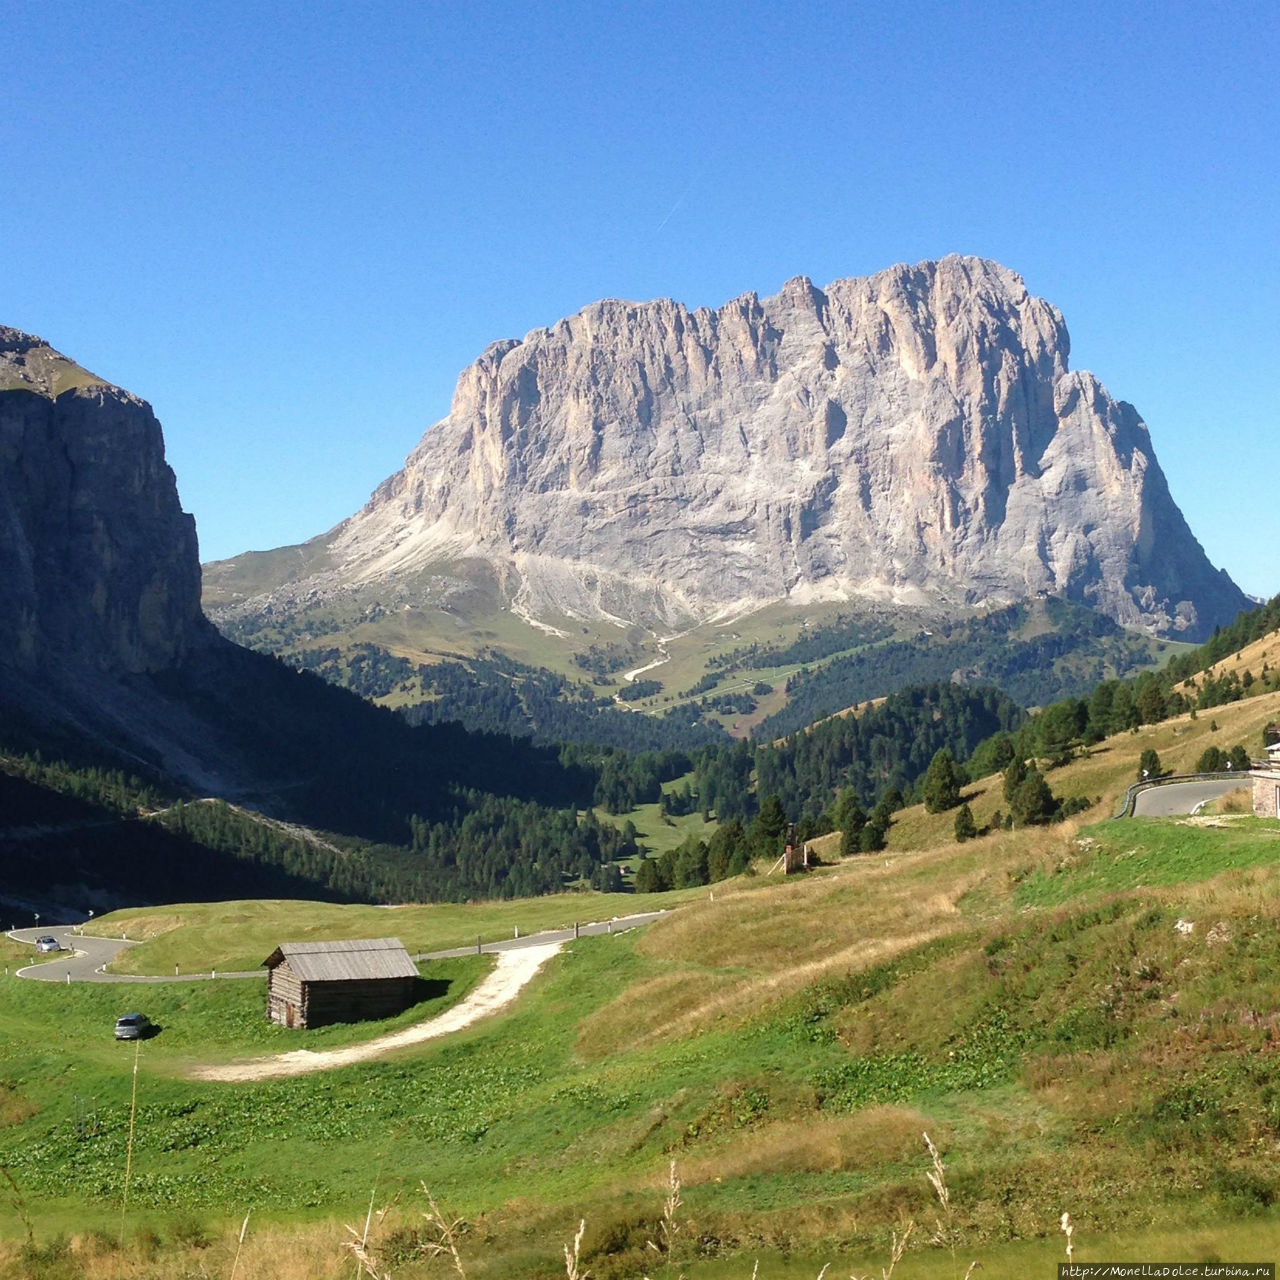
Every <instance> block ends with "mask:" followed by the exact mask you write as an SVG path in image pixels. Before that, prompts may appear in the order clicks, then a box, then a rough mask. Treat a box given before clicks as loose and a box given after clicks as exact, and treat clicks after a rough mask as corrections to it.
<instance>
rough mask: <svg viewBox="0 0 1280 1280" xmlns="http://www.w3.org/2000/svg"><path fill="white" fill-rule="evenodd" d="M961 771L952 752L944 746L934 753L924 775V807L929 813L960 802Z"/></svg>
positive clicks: (950, 807) (951, 807)
mask: <svg viewBox="0 0 1280 1280" xmlns="http://www.w3.org/2000/svg"><path fill="white" fill-rule="evenodd" d="M960 783H961V775H960V771H959V770H958V769H957V768H956V762H955V759H954V757H953V756H952V754H951V752H950V751H948V750H947V748H946V747H943V748H942V749H941V750H939V751H937V752H935V753H934V757H933V759H932V760H931V761H930V762H929V768H928V769H927V770H926V771H925V775H924V788H923V796H924V807H925V809H926V811H927V812H929V813H943V812H944V811H945V810H947V809H954V808H955V807H956V805H958V804H959V803H960Z"/></svg>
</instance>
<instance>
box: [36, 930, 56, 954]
mask: <svg viewBox="0 0 1280 1280" xmlns="http://www.w3.org/2000/svg"><path fill="white" fill-rule="evenodd" d="M36 950H37V951H38V952H39V953H40V954H42V955H43V954H44V953H46V952H49V951H61V950H62V943H60V942H59V941H58V940H57V938H55V937H54V936H53V934H51V933H46V934H45V935H44V937H43V938H37V939H36Z"/></svg>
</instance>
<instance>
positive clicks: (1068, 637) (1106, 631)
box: [756, 598, 1157, 738]
mask: <svg viewBox="0 0 1280 1280" xmlns="http://www.w3.org/2000/svg"><path fill="white" fill-rule="evenodd" d="M1156 648H1157V646H1155V645H1153V644H1152V643H1151V642H1150V641H1149V640H1148V639H1145V638H1142V639H1140V638H1138V637H1137V636H1135V635H1133V634H1132V633H1130V632H1126V631H1125V630H1124V629H1123V628H1121V627H1118V626H1116V624H1115V623H1114V622H1112V621H1111V620H1110V619H1109V618H1106V617H1104V616H1103V615H1101V614H1099V613H1096V612H1094V611H1093V610H1090V609H1085V608H1082V607H1080V606H1078V605H1073V604H1071V603H1069V602H1068V601H1064V600H1059V599H1056V598H1049V599H1045V600H1037V601H1030V602H1027V603H1025V604H1018V605H1012V606H1010V607H1009V608H1007V609H1000V610H997V611H996V612H994V613H989V614H986V615H985V616H982V617H979V618H974V619H972V620H970V621H966V622H951V621H947V620H945V619H940V620H937V621H934V622H932V624H931V629H930V630H929V631H924V630H922V631H921V632H920V633H918V634H917V635H916V636H915V637H914V638H913V639H910V640H894V641H887V642H884V643H879V644H876V645H874V646H872V647H870V648H868V649H866V650H865V651H863V652H855V653H852V654H850V655H848V656H844V657H836V658H833V659H831V660H830V661H828V662H826V663H824V664H822V665H821V666H817V667H815V668H814V669H812V670H806V671H801V672H799V673H797V674H796V675H794V676H792V677H791V678H790V679H789V680H788V681H787V705H786V707H785V708H784V709H783V710H782V711H779V712H778V713H777V714H776V715H773V716H770V717H768V719H766V720H764V721H762V722H761V723H760V725H758V726H757V729H756V732H757V733H758V734H759V735H760V736H761V737H762V738H764V737H770V736H772V737H779V736H781V735H782V734H784V733H789V732H791V731H792V730H794V729H797V728H799V727H801V726H802V725H805V724H810V723H812V722H813V721H815V720H819V719H821V718H823V717H824V716H829V715H832V714H834V713H835V712H837V711H840V710H843V709H844V708H846V707H850V706H853V705H855V704H856V703H860V702H865V701H867V700H868V699H870V698H877V697H882V696H884V695H885V694H886V693H892V692H893V691H894V690H895V689H900V688H902V687H904V686H905V685H908V684H925V683H929V682H931V681H935V680H957V681H961V682H964V683H974V684H990V685H995V686H996V687H997V688H999V689H1001V690H1002V691H1003V692H1004V693H1006V694H1007V695H1008V696H1009V697H1010V698H1012V699H1013V700H1014V701H1015V702H1018V703H1020V704H1021V705H1022V706H1024V707H1029V706H1043V705H1045V704H1046V703H1049V702H1055V701H1057V700H1058V699H1059V698H1063V697H1072V696H1074V697H1079V696H1080V695H1082V694H1087V693H1089V692H1090V691H1091V690H1092V689H1093V688H1094V686H1095V685H1097V684H1098V682H1099V681H1101V680H1103V679H1105V678H1107V677H1108V676H1123V675H1127V674H1129V673H1131V672H1134V671H1137V670H1141V669H1142V668H1143V667H1146V666H1149V665H1151V663H1152V662H1153V661H1154V659H1155V657H1156Z"/></svg>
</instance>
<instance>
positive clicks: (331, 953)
mask: <svg viewBox="0 0 1280 1280" xmlns="http://www.w3.org/2000/svg"><path fill="white" fill-rule="evenodd" d="M262 964H263V967H264V968H265V969H266V970H267V1017H268V1018H269V1019H270V1020H271V1021H272V1022H278V1023H279V1024H280V1025H281V1026H282V1027H323V1026H327V1025H329V1024H330V1023H333V1022H363V1021H365V1020H366V1019H371V1018H390V1017H393V1016H394V1015H395V1014H397V1013H403V1012H404V1011H405V1010H406V1009H407V1008H409V1006H410V1005H411V1004H413V1000H414V992H415V988H416V987H417V984H418V967H417V965H415V964H414V963H413V961H412V960H410V959H409V953H408V952H407V951H406V950H405V949H404V944H403V943H402V942H401V941H400V939H399V938H357V939H354V940H351V941H346V942H282V943H281V944H280V945H279V946H278V947H277V948H276V949H275V950H274V951H273V952H272V953H271V954H270V955H269V956H268V957H267V958H266V959H265V960H264V961H263V962H262Z"/></svg>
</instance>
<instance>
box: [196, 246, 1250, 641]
mask: <svg viewBox="0 0 1280 1280" xmlns="http://www.w3.org/2000/svg"><path fill="white" fill-rule="evenodd" d="M1069 350H1070V342H1069V338H1068V336H1067V330H1066V327H1065V325H1064V323H1063V319H1062V316H1061V314H1060V313H1059V312H1058V310H1057V309H1056V308H1055V307H1053V306H1052V305H1050V304H1049V303H1047V302H1045V301H1043V300H1042V299H1039V298H1035V297H1032V296H1031V295H1030V294H1029V293H1028V292H1027V289H1026V287H1025V285H1024V284H1023V281H1022V280H1021V278H1020V277H1019V276H1017V275H1016V274H1015V273H1014V272H1012V271H1009V270H1007V269H1006V268H1004V267H1002V266H1000V265H998V264H997V263H994V262H989V261H985V260H982V259H977V258H969V257H949V258H944V259H942V260H941V261H938V262H925V263H921V264H919V265H916V266H896V267H892V268H890V269H889V270H887V271H882V272H880V273H878V274H876V275H873V276H869V277H866V278H864V279H851V280H839V281H836V282H835V283H833V284H831V285H829V286H828V287H827V288H826V289H825V290H821V289H818V288H816V287H815V286H814V285H813V284H812V283H811V282H810V281H809V280H807V279H805V278H803V277H799V278H796V279H794V280H790V281H788V282H787V283H786V284H785V285H784V286H783V288H782V289H781V291H780V292H779V293H778V294H777V295H776V296H774V297H771V298H764V299H761V298H758V297H757V296H756V295H755V294H745V295H743V296H742V297H740V298H736V299H734V300H733V301H732V302H729V303H727V304H726V305H725V306H723V307H721V308H719V309H718V310H715V311H712V310H708V309H705V308H700V309H698V310H694V311H690V310H689V309H687V308H686V307H684V306H682V305H680V304H679V303H677V302H673V301H670V300H666V299H663V300H659V301H656V302H649V303H631V302H620V301H615V300H607V301H603V302H598V303H595V304H593V305H592V306H589V307H587V308H585V309H584V310H583V311H581V312H579V313H578V314H577V315H575V316H571V317H569V318H568V319H565V320H562V321H560V322H559V323H558V324H556V325H554V326H552V327H551V328H548V329H536V330H534V331H533V332H532V333H530V334H528V335H527V336H526V337H525V338H524V339H523V340H522V341H516V340H508V341H504V342H498V343H494V344H493V345H492V346H490V347H489V348H488V349H487V350H486V351H485V352H484V353H483V354H482V355H481V357H480V358H479V359H478V360H477V361H476V362H475V363H474V364H473V365H471V367H470V368H468V369H467V370H465V371H464V373H463V374H462V376H461V378H460V379H459V382H458V386H457V390H456V392H455V394H454V398H453V405H452V409H451V412H450V414H449V416H448V417H447V418H445V419H444V420H443V421H442V422H440V423H438V424H437V425H435V426H434V427H432V428H431V429H430V430H429V431H428V432H427V433H426V435H425V436H424V437H423V440H422V442H421V444H420V445H419V446H418V448H417V449H415V450H414V452H413V453H412V454H411V455H410V456H409V458H408V460H407V462H406V463H405V467H404V469H403V470H402V471H400V472H399V473H398V474H396V475H394V476H392V477H391V478H390V479H389V480H387V481H386V482H385V483H384V484H382V485H381V486H380V487H379V488H378V489H377V490H376V491H375V493H374V494H373V496H372V497H371V498H370V500H369V502H368V504H367V505H366V506H365V507H364V508H363V510H361V511H360V512H359V513H357V514H356V515H354V516H353V517H351V518H350V519H349V520H347V521H345V522H344V523H343V524H341V525H339V526H338V527H337V528H336V529H334V530H332V531H331V532H330V533H328V534H326V535H323V536H322V537H320V538H318V539H314V540H313V541H312V542H311V543H308V544H306V545H305V546H304V547H303V548H299V549H297V551H296V553H291V554H289V555H282V554H281V553H280V552H275V553H264V554H265V556H267V557H271V559H269V560H268V559H264V558H263V557H262V556H255V555H247V556H242V557H237V558H236V559H235V560H232V561H224V562H222V563H221V564H217V565H213V566H208V567H207V569H206V580H207V583H206V585H207V588H208V595H207V599H208V601H209V602H210V604H211V613H212V614H213V616H214V617H215V618H218V617H233V616H242V617H243V616H245V615H248V614H253V613H254V612H261V611H263V610H267V609H270V610H271V611H272V612H273V613H276V614H279V613H281V612H285V613H288V612H289V611H291V610H294V609H296V608H299V607H300V606H301V605H302V604H303V603H304V602H307V601H312V602H314V601H315V600H317V599H329V598H333V597H335V596H340V595H342V594H343V593H344V592H345V593H352V592H358V593H360V595H361V597H362V598H364V599H368V598H371V597H376V596H379V595H381V596H382V597H385V598H387V599H394V600H396V601H398V602H400V603H404V602H406V601H409V602H411V601H412V600H414V599H415V598H419V599H422V600H423V601H426V600H428V599H432V598H434V599H436V600H437V601H438V600H439V599H440V598H443V596H444V595H447V593H448V591H449V589H450V583H451V582H453V581H454V579H452V578H451V577H450V575H451V574H452V573H455V572H456V567H457V566H459V565H465V564H467V563H474V562H480V563H482V564H483V565H485V566H488V567H490V568H491V571H492V573H493V574H494V575H496V577H497V579H498V581H499V582H500V583H501V586H502V589H503V591H504V592H505V597H506V599H507V600H508V602H509V604H510V606H511V607H512V608H513V609H514V610H515V611H516V612H517V613H520V614H522V615H523V616H525V617H526V618H528V619H529V620H531V621H540V622H543V623H547V622H551V623H554V622H556V621H558V620H563V619H565V618H583V619H587V618H610V619H614V620H618V621H628V622H632V621H634V622H642V623H644V624H646V625H650V626H654V627H657V628H662V629H672V630H674V629H679V628H682V627H685V626H689V625H693V624H697V623H700V622H705V621H708V620H712V619H715V618H717V617H726V616H731V615H735V614H741V613H745V612H748V611H750V610H752V609H755V608H758V607H761V606H763V605H765V604H768V603H771V602H775V601H780V600H789V601H794V602H796V603H810V602H814V601H818V600H827V599H830V600H858V599H866V600H874V601H887V602H894V603H899V604H905V605H913V604H918V605H934V606H936V605H966V604H969V605H973V604H993V603H1003V602H1009V601H1013V600H1018V599H1023V598H1026V597H1028V596H1032V595H1035V594H1037V593H1041V592H1046V593H1052V594H1055V595H1061V596H1064V597H1066V598H1069V599H1072V600H1077V601H1081V602H1083V603H1087V604H1089V605H1092V606H1094V607H1096V608H1098V609H1100V610H1102V611H1103V612H1105V613H1107V614H1109V615H1110V616H1111V617H1113V618H1114V619H1116V620H1117V621H1118V622H1121V623H1125V624H1130V625H1142V626H1146V627H1149V628H1151V629H1153V630H1155V631H1157V632H1160V633H1165V634H1176V635H1180V636H1181V637H1182V638H1186V639H1198V638H1201V637H1203V636H1204V635H1205V634H1206V633H1207V632H1209V631H1211V630H1212V628H1213V626H1214V625H1215V624H1216V623H1219V622H1223V621H1225V620H1227V619H1229V618H1231V617H1233V616H1234V614H1235V613H1236V612H1237V610H1239V609H1240V608H1243V607H1245V606H1246V603H1247V602H1246V600H1245V597H1244V596H1243V594H1242V593H1241V592H1240V590H1239V589H1238V588H1237V587H1236V586H1235V584H1234V583H1233V582H1232V581H1231V580H1230V579H1229V578H1228V577H1227V576H1226V574H1225V573H1223V572H1220V571H1217V570H1215V569H1214V568H1213V567H1212V566H1211V565H1210V564H1209V562H1208V560H1207V558H1206V557H1205V554H1204V551H1203V550H1202V548H1201V547H1200V545H1199V543H1198V542H1197V541H1196V539H1195V538H1194V536H1193V535H1192V534H1191V531H1190V530H1189V529H1188V527H1187V525H1186V522H1185V521H1184V520H1183V518H1182V515H1181V513H1180V512H1179V511H1178V509H1177V507H1176V506H1175V505H1174V503H1173V501H1172V499H1171V497H1170V495H1169V492H1168V487H1167V485H1166V483H1165V479H1164V476H1163V474H1162V472H1161V470H1160V467H1159V465H1158V463H1157V462H1156V458H1155V453H1154V451H1153V449H1152V445H1151V440H1150V436H1149V434H1148V432H1147V428H1146V426H1145V425H1144V423H1143V422H1142V420H1141V419H1140V418H1139V416H1138V414H1137V412H1136V411H1135V410H1134V409H1133V407H1132V406H1130V405H1128V404H1126V403H1124V402H1123V401H1117V400H1114V399H1113V398H1112V397H1111V396H1110V395H1109V394H1108V392H1107V391H1106V389H1105V388H1104V387H1103V386H1102V385H1101V383H1099V382H1098V380H1097V379H1096V378H1094V377H1093V376H1092V375H1091V374H1089V373H1084V372H1072V371H1070V369H1069V368H1068V360H1067V357H1068V353H1069ZM247 584H252V585H251V586H250V585H247Z"/></svg>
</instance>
